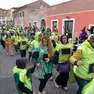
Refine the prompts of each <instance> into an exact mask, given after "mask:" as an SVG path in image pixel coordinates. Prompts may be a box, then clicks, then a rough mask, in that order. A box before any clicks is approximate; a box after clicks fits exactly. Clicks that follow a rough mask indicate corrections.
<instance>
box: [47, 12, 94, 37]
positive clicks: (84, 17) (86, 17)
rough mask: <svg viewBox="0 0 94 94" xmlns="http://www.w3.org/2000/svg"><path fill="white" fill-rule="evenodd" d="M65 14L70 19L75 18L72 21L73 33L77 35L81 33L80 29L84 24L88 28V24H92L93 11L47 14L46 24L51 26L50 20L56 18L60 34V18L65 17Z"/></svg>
mask: <svg viewBox="0 0 94 94" xmlns="http://www.w3.org/2000/svg"><path fill="white" fill-rule="evenodd" d="M67 16H69V17H70V19H74V20H75V21H74V35H76V36H79V34H80V33H81V29H83V27H84V26H86V28H89V25H90V24H94V19H93V18H94V11H86V12H78V13H71V14H61V15H53V16H47V17H46V23H47V25H48V26H50V27H51V20H58V30H59V32H60V34H62V29H63V25H62V24H63V23H62V20H63V19H66V17H67ZM86 30H87V29H86Z"/></svg>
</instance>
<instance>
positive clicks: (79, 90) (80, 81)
mask: <svg viewBox="0 0 94 94" xmlns="http://www.w3.org/2000/svg"><path fill="white" fill-rule="evenodd" d="M75 79H76V82H77V84H78V86H79V89H78V90H77V92H76V94H82V93H81V92H82V89H83V87H84V86H85V85H86V84H88V83H89V81H88V80H84V79H81V78H79V77H77V76H75Z"/></svg>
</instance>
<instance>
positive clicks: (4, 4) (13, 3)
mask: <svg viewBox="0 0 94 94" xmlns="http://www.w3.org/2000/svg"><path fill="white" fill-rule="evenodd" d="M34 1H37V0H0V8H3V9H10V8H12V7H19V6H23V5H25V4H28V3H31V2H34ZM43 1H45V2H46V3H48V4H50V5H55V4H59V3H62V2H66V1H70V0H43Z"/></svg>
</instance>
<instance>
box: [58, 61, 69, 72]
mask: <svg viewBox="0 0 94 94" xmlns="http://www.w3.org/2000/svg"><path fill="white" fill-rule="evenodd" d="M57 71H58V72H59V73H65V72H69V71H70V63H69V62H65V63H61V64H58V66H57Z"/></svg>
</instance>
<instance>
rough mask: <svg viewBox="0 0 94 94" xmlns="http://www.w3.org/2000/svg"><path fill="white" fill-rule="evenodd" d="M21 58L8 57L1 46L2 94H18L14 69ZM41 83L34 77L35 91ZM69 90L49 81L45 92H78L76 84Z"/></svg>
mask: <svg viewBox="0 0 94 94" xmlns="http://www.w3.org/2000/svg"><path fill="white" fill-rule="evenodd" d="M18 57H20V56H19V55H15V56H13V57H12V56H7V55H6V53H5V50H3V49H2V47H1V46H0V94H17V91H16V88H15V85H14V81H13V75H12V69H13V67H14V65H15V60H16V59H17V58H18ZM56 75H57V72H56V71H54V74H53V76H54V78H55V77H56ZM38 85H39V81H38V80H37V79H35V78H34V77H33V86H34V89H35V91H37V90H38ZM68 88H69V90H68V91H67V92H65V91H64V90H63V89H61V88H60V89H57V88H55V86H54V83H53V81H49V82H48V84H47V86H46V88H45V90H46V91H47V94H75V91H76V90H77V85H76V84H71V85H70V84H68Z"/></svg>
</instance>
